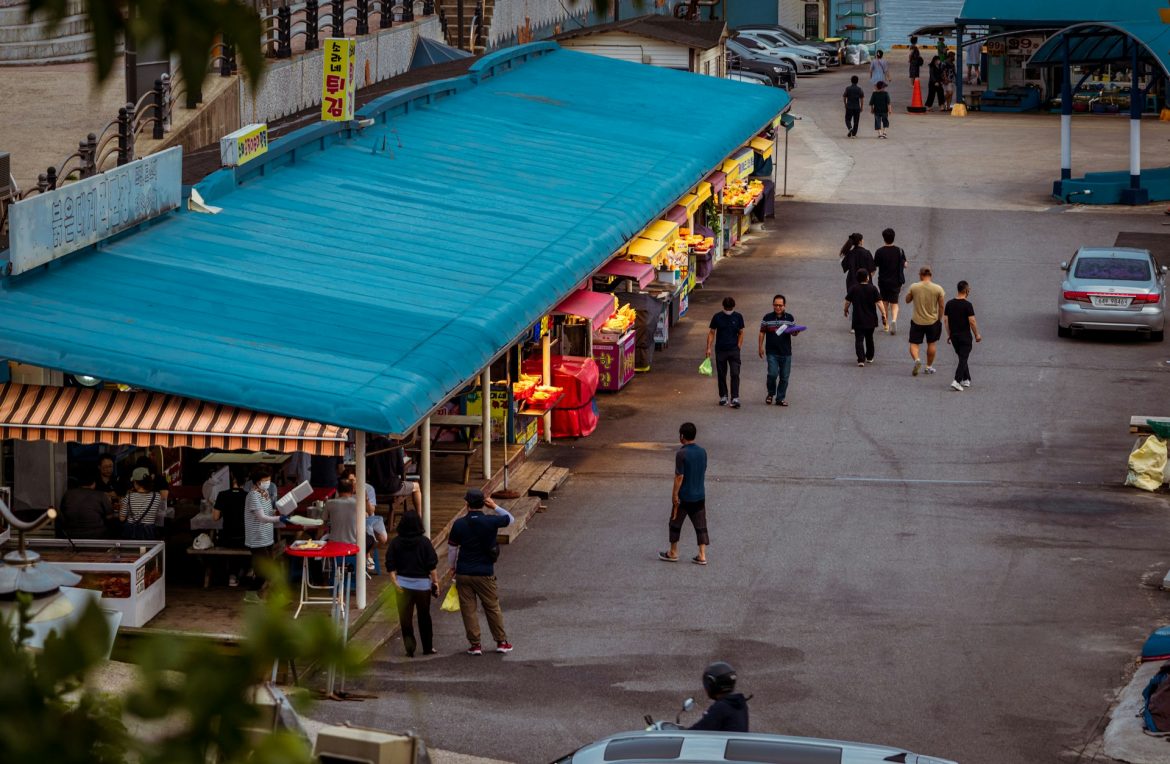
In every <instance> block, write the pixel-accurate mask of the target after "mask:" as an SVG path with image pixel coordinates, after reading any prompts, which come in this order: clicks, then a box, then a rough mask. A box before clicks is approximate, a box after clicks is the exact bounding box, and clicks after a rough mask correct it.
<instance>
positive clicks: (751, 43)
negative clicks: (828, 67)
mask: <svg viewBox="0 0 1170 764" xmlns="http://www.w3.org/2000/svg"><path fill="white" fill-rule="evenodd" d="M732 42H735V43H737V44H739V45H742V46H743V47H745V48H747V49H749V50H753V51H755V52H757V53H759V54H761V55H766V56H768V57H769V58H772V59H775V60H777V61H783V62H785V63H786V64H788V65H789V66H791V67H792V68H793V69H795V70H796V73H797V74H816V73H817V72H819V71H822V70H823V69H824V67H823V66H821V65H820V64H819V63H818V62H817V60H816V59H815V58H809V57H808V56H805V55H803V54H801V53H800V52H799V51H796V50H793V49H792V48H785V47H783V46H778V45H772V44H771V43H766V42H764V41H763V40H760V39H757V38H755V37H751V36H749V35H742V34H737V35H736V36H735V37H733V38H731V39H730V40H728V44H729V45H730V44H731V43H732Z"/></svg>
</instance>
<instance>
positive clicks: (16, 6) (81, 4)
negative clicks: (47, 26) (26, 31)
mask: <svg viewBox="0 0 1170 764" xmlns="http://www.w3.org/2000/svg"><path fill="white" fill-rule="evenodd" d="M27 5H28V0H0V27H5V26H10V25H13V24H27V23H29V22H30V20H29V19H28V17H27V16H26V15H25V11H26V10H27ZM85 8H86V5H85V0H69V6H68V11H69V16H70V17H72V16H78V17H80V18H86V14H85ZM44 18H45V15H44V14H41V13H38V14H37V15H36V16H35V17H33V18H32V19H31V21H32V22H33V23H36V22H38V21H42V20H43V19H44ZM67 18H68V17H67Z"/></svg>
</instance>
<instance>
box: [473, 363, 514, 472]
mask: <svg viewBox="0 0 1170 764" xmlns="http://www.w3.org/2000/svg"><path fill="white" fill-rule="evenodd" d="M479 391H480V395H481V396H482V397H483V426H482V427H481V428H480V429H481V430H482V431H483V479H484V480H485V481H487V480H491V479H492V368H491V367H490V366H486V367H484V370H483V374H482V375H480V378H479ZM504 461H505V462H507V461H508V459H507V454H505V455H504Z"/></svg>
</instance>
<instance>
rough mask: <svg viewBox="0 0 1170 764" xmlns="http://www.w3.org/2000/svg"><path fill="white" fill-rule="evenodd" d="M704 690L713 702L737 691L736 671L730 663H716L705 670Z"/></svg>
mask: <svg viewBox="0 0 1170 764" xmlns="http://www.w3.org/2000/svg"><path fill="white" fill-rule="evenodd" d="M703 689H704V690H705V691H706V692H707V697H709V698H711V699H712V700H714V699H716V698H718V697H720V696H721V695H726V694H727V693H729V692H731V691H733V690H734V689H735V669H733V668H732V667H731V664H730V663H725V662H724V661H716V662H715V663H712V664H711V665H710V666H708V667H707V668H706V669H704V670H703Z"/></svg>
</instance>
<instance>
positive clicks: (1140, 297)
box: [1057, 247, 1167, 342]
mask: <svg viewBox="0 0 1170 764" xmlns="http://www.w3.org/2000/svg"><path fill="white" fill-rule="evenodd" d="M1060 268H1061V270H1063V271H1064V272H1065V276H1064V280H1063V283H1061V285H1060V289H1061V292H1060V310H1059V318H1058V322H1057V334H1059V335H1060V336H1061V337H1071V336H1072V333H1073V331H1075V330H1077V329H1095V330H1103V331H1124V332H1133V331H1136V332H1141V333H1143V334H1146V335H1148V336H1149V338H1150V339H1151V340H1153V341H1155V342H1161V341H1162V338H1163V337H1164V332H1165V327H1166V311H1165V302H1166V284H1165V275H1166V272H1167V269H1166V266H1164V265H1159V264H1158V261H1157V260H1155V259H1154V257H1153V256H1152V255H1151V254H1150V253H1149V251H1148V250H1145V249H1130V248H1126V247H1104V248H1097V247H1081V248H1080V249H1078V250H1077V253H1076V254H1075V255H1074V256H1073V259H1072V262H1065V263H1061V264H1060Z"/></svg>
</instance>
